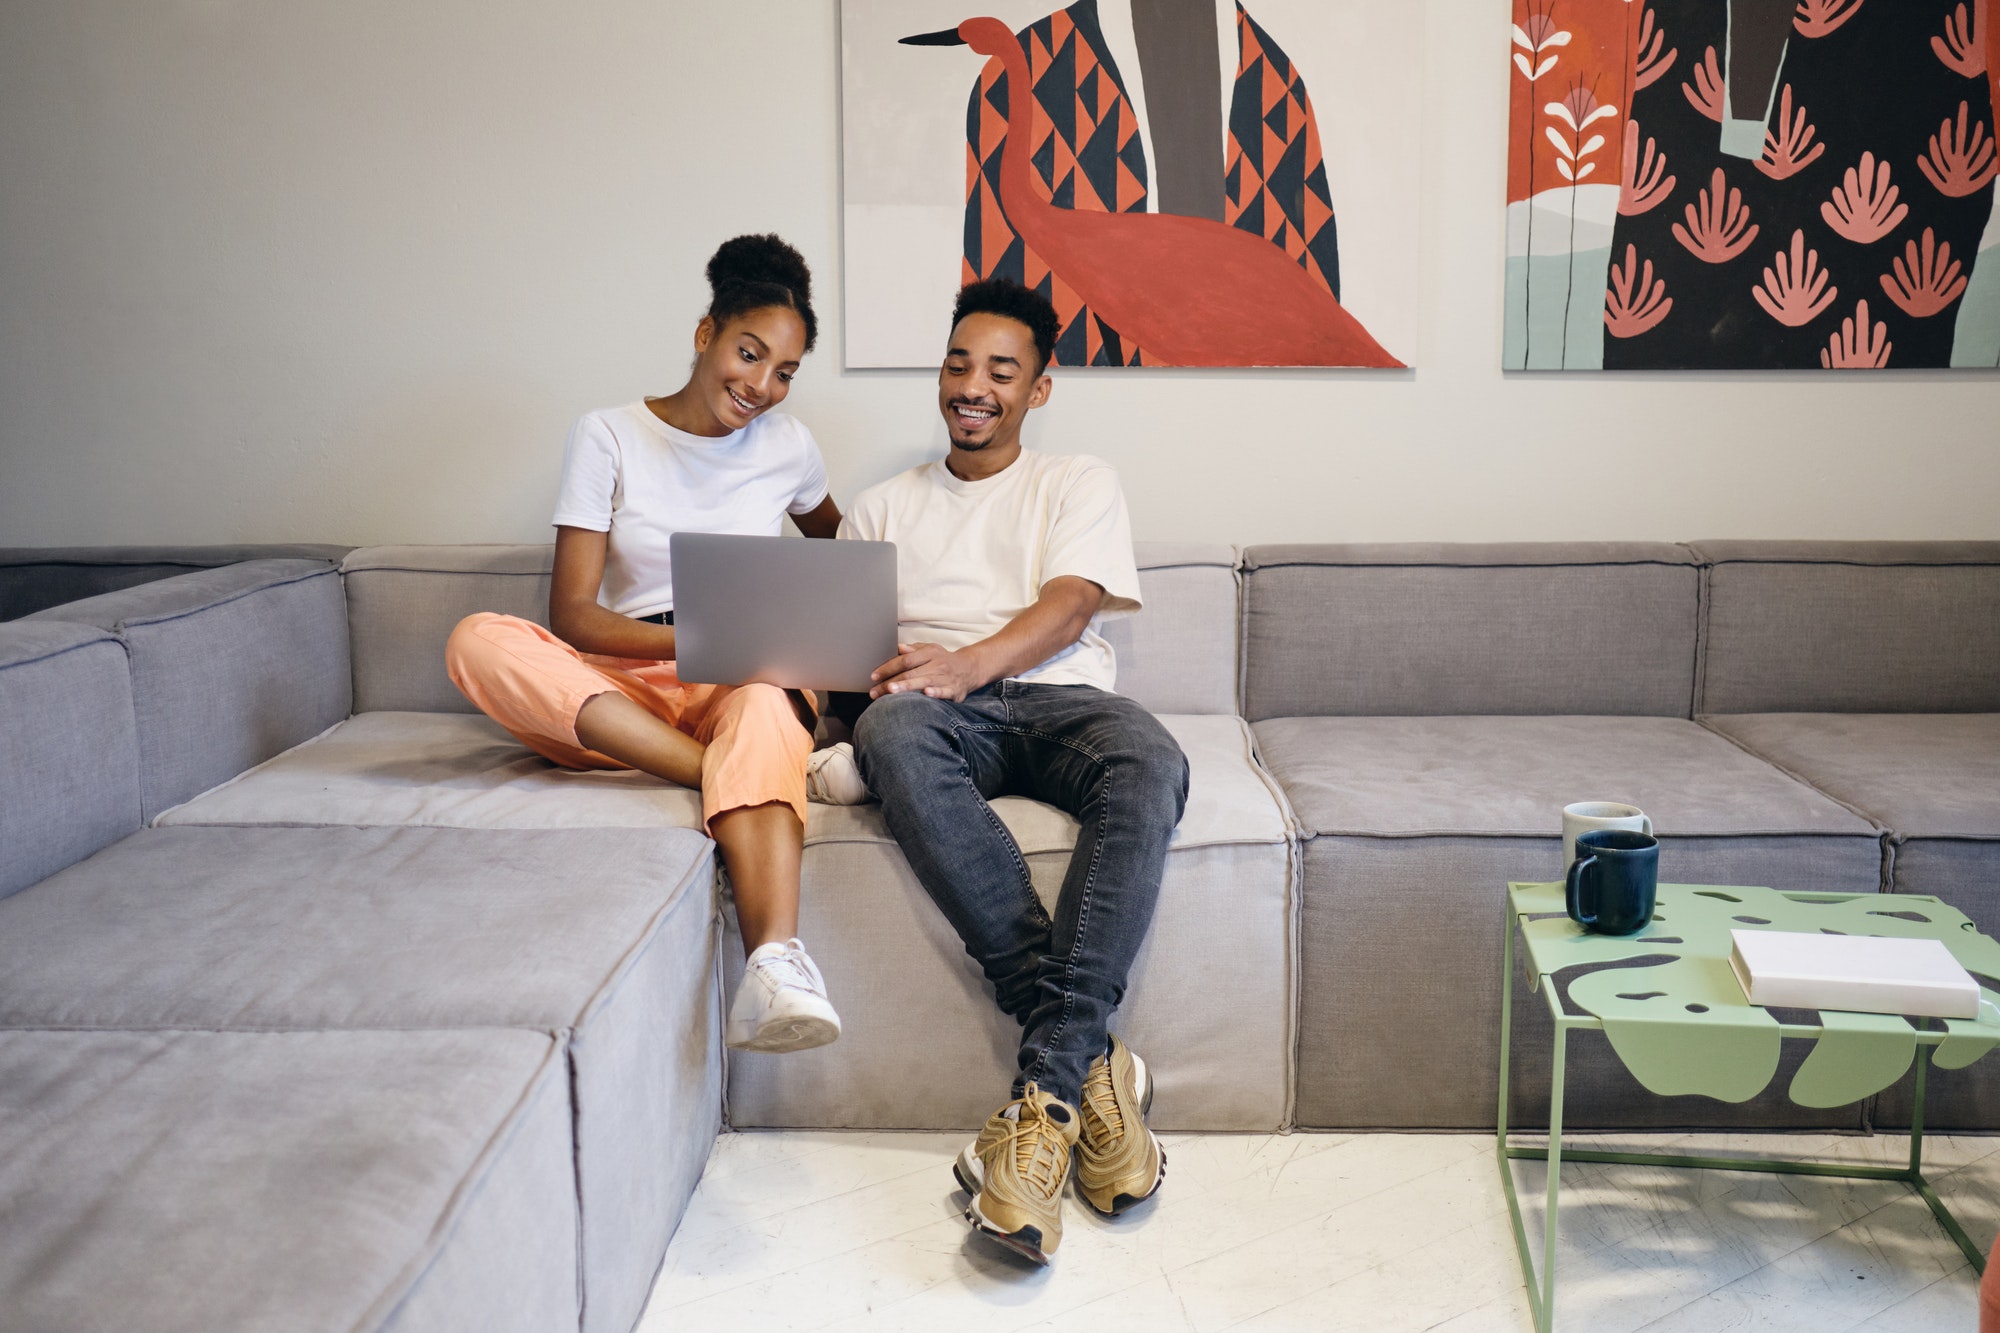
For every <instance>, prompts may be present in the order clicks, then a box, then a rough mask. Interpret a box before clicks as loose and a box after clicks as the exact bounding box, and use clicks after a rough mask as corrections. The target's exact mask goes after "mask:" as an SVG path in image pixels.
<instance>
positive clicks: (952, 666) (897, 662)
mask: <svg viewBox="0 0 2000 1333" xmlns="http://www.w3.org/2000/svg"><path fill="white" fill-rule="evenodd" d="M896 653H897V655H896V656H895V657H892V658H890V659H889V660H888V661H886V662H884V663H883V664H882V665H881V666H879V667H876V668H875V671H874V674H873V675H872V676H871V677H870V679H872V680H873V681H874V682H875V687H874V688H873V689H871V690H869V691H868V697H869V698H871V699H880V698H881V697H882V696H883V695H885V694H925V695H928V696H930V697H931V698H933V699H963V698H964V697H965V696H966V695H968V694H970V693H972V692H973V691H974V690H976V689H978V688H979V687H980V686H982V685H984V684H986V680H985V679H984V678H982V676H981V675H980V672H979V668H978V667H977V666H976V665H974V664H973V662H972V660H971V659H970V657H969V656H968V655H967V654H966V653H964V652H963V651H961V652H956V653H955V652H952V651H951V650H949V649H947V648H945V647H943V646H942V645H940V644H935V643H899V644H897V645H896Z"/></svg>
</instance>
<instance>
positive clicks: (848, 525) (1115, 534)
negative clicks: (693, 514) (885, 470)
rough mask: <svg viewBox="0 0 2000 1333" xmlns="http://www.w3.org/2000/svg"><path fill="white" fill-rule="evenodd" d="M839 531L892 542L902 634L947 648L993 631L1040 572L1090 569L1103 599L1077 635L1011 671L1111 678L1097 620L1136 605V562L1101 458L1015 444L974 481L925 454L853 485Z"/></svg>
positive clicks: (1040, 578)
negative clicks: (1009, 459) (856, 492)
mask: <svg viewBox="0 0 2000 1333" xmlns="http://www.w3.org/2000/svg"><path fill="white" fill-rule="evenodd" d="M840 535H841V536H842V537H852V538H859V539H861V540H864V541H891V542H894V543H896V579H897V585H898V586H897V594H898V597H899V599H900V607H899V610H898V613H897V618H898V619H899V620H900V621H901V629H900V633H901V636H902V640H903V642H905V643H913V642H922V643H936V644H941V645H942V646H944V647H946V648H949V649H952V650H954V651H956V650H957V649H960V648H963V647H965V646H966V645H967V644H970V643H977V642H978V641H979V640H981V639H984V638H988V637H990V636H991V635H993V634H996V633H998V632H999V631H1000V629H1001V628H1002V627H1004V626H1005V625H1006V624H1007V622H1008V621H1010V620H1012V619H1014V617H1016V616H1018V615H1020V614H1021V613H1022V612H1023V611H1025V610H1027V609H1028V608H1029V607H1030V606H1032V605H1034V603H1035V599H1036V598H1038V597H1040V596H1041V592H1042V585H1044V584H1046V583H1047V582H1049V580H1051V579H1057V578H1061V577H1063V576H1064V575H1074V576H1076V577H1078V578H1085V579H1089V580H1090V581H1091V582H1092V583H1095V584H1097V585H1098V586H1099V587H1101V588H1103V589H1104V602H1103V605H1102V606H1101V607H1100V608H1099V610H1098V613H1097V615H1096V616H1094V617H1092V618H1091V622H1090V625H1089V627H1088V628H1086V629H1085V630H1084V632H1083V636H1082V637H1081V638H1080V639H1078V640H1077V641H1076V642H1075V643H1074V644H1072V645H1070V646H1069V647H1068V648H1065V649H1063V650H1062V651H1061V652H1059V653H1057V654H1056V655H1055V656H1054V657H1051V658H1050V659H1048V660H1047V661H1046V662H1043V663H1041V664H1040V665H1039V666H1036V667H1034V668H1032V669H1031V670H1028V671H1023V672H1021V673H1020V675H1018V676H1016V677H1014V679H1017V680H1026V681H1034V682H1036V683H1038V684H1044V685H1095V686H1096V687H1097V688H1099V689H1101V690H1109V689H1112V688H1113V687H1114V685H1115V683H1116V681H1117V678H1118V661H1117V656H1116V654H1115V653H1113V651H1112V648H1111V645H1110V644H1109V643H1106V642H1105V641H1104V636H1103V635H1102V634H1101V633H1099V628H1100V623H1101V622H1102V621H1103V620H1105V619H1106V618H1108V617H1112V616H1122V615H1130V614H1131V613H1132V612H1134V611H1137V610H1138V609H1139V569H1138V565H1137V563H1136V562H1135V561H1134V560H1133V558H1132V520H1131V517H1130V515H1128V514H1127V513H1126V510H1125V493H1124V491H1123V490H1121V489H1120V488H1119V485H1118V473H1117V472H1116V471H1115V470H1114V469H1113V468H1112V467H1111V465H1110V464H1109V463H1106V462H1104V461H1103V460H1102V459H1097V458H1091V457H1088V456H1086V455H1081V454H1075V455H1066V454H1043V453H1036V452H1035V451H1034V450H1032V449H1023V450H1022V451H1021V456H1020V457H1019V458H1017V459H1015V460H1014V462H1013V463H1011V464H1009V465H1008V467H1007V468H1006V469H1005V470H1004V471H1001V472H998V473H996V474H994V475H993V476H991V477H987V478H985V479H983V480H981V481H961V480H959V479H958V478H957V477H955V476H953V475H952V473H951V469H950V468H948V467H946V466H945V465H944V461H943V460H942V459H940V460H938V461H937V462H934V463H925V464H924V465H923V466H921V467H914V468H911V469H910V470H909V471H908V472H904V473H901V474H899V475H897V476H894V477H891V478H889V480H887V481H885V482H883V483H882V484H881V485H879V486H873V487H870V488H869V489H868V490H865V491H863V492H862V493H861V494H860V496H859V497H857V498H856V499H855V501H854V507H853V508H852V509H850V510H848V512H847V517H846V518H845V519H844V520H842V522H841V525H840Z"/></svg>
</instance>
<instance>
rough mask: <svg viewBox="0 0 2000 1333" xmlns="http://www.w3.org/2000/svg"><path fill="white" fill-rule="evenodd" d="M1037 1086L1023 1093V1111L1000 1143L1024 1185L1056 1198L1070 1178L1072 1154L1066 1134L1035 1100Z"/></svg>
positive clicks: (1027, 1088) (1021, 1105) (1030, 1086)
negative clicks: (1065, 1180)
mask: <svg viewBox="0 0 2000 1333" xmlns="http://www.w3.org/2000/svg"><path fill="white" fill-rule="evenodd" d="M1035 1091H1036V1089H1035V1085H1034V1084H1032V1083H1030V1084H1029V1085H1028V1086H1027V1087H1026V1088H1024V1089H1022V1091H1021V1100H1020V1101H1018V1102H1016V1103H1015V1105H1016V1106H1018V1107H1019V1108H1020V1110H1018V1111H1017V1112H1015V1115H1014V1123H1013V1124H1012V1125H1010V1126H1009V1127H1008V1129H1007V1132H1006V1134H1005V1136H1004V1137H1002V1138H1001V1140H1000V1144H999V1146H1000V1148H1001V1149H1002V1150H1003V1151H1005V1152H1006V1153H1007V1154H1008V1155H1009V1157H1010V1158H1011V1159H1012V1161H1013V1163H1014V1174H1015V1175H1016V1176H1018V1177H1020V1179H1021V1181H1022V1183H1024V1184H1026V1185H1029V1186H1032V1187H1033V1188H1034V1189H1036V1190H1039V1191H1040V1192H1041V1193H1042V1194H1044V1195H1047V1196H1049V1197H1054V1196H1055V1194H1056V1193H1057V1191H1059V1190H1061V1189H1062V1185H1063V1181H1064V1179H1066V1178H1067V1177H1068V1175H1069V1154H1068V1153H1067V1152H1066V1151H1064V1149H1065V1148H1066V1146H1067V1145H1066V1143H1065V1142H1064V1140H1063V1134H1062V1131H1061V1130H1059V1129H1057V1128H1056V1126H1055V1122H1054V1121H1052V1120H1051V1119H1050V1118H1049V1115H1048V1111H1047V1109H1046V1107H1044V1106H1042V1105H1040V1104H1038V1103H1037V1102H1036V1100H1035Z"/></svg>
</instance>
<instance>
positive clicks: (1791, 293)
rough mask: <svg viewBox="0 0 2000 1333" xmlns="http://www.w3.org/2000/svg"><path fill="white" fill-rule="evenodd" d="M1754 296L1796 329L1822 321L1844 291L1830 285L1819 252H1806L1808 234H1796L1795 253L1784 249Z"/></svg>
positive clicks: (1755, 289)
mask: <svg viewBox="0 0 2000 1333" xmlns="http://www.w3.org/2000/svg"><path fill="white" fill-rule="evenodd" d="M1750 294H1751V295H1752V296H1754V297H1755V298H1756V300H1757V304H1758V305H1760V306H1762V307H1764V313H1765V314H1767V315H1769V316H1770V317H1771V318H1772V319H1775V320H1777V321H1778V322H1779V323H1780V324H1783V325H1784V326H1785V327H1786V328H1789V329H1796V328H1798V327H1800V326H1801V325H1805V324H1810V323H1812V322H1813V321H1814V320H1815V319H1818V318H1819V317H1820V315H1821V314H1823V313H1824V312H1825V310H1826V308H1827V307H1828V306H1830V305H1832V304H1833V298H1834V297H1836V296H1838V295H1840V288H1838V287H1830V286H1828V285H1827V273H1826V270H1825V269H1823V268H1821V267H1820V266H1819V251H1817V250H1808V249H1806V234H1805V233H1804V232H1803V231H1795V232H1793V233H1792V252H1791V254H1790V255H1789V256H1787V255H1786V254H1785V252H1784V251H1782V250H1780V251H1779V252H1778V257H1777V259H1776V260H1775V261H1773V263H1772V265H1771V267H1770V268H1767V269H1765V270H1764V281H1763V283H1762V284H1761V285H1760V286H1757V287H1755V288H1753V289H1752V290H1751V293H1750Z"/></svg>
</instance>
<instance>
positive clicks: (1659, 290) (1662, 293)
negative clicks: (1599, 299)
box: [1604, 245, 1674, 338]
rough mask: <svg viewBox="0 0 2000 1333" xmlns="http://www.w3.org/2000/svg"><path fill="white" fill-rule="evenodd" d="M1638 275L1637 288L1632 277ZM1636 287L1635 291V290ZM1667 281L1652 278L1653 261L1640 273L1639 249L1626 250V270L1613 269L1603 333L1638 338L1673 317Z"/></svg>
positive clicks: (1631, 247)
mask: <svg viewBox="0 0 2000 1333" xmlns="http://www.w3.org/2000/svg"><path fill="white" fill-rule="evenodd" d="M1635 271H1637V272H1638V277H1637V280H1636V284H1635V281H1634V277H1633V274H1634V272H1635ZM1635 286H1636V290H1635ZM1673 309H1674V298H1673V297H1671V296H1668V295H1667V283H1666V279H1664V278H1655V277H1654V276H1653V261H1652V260H1650V259H1648V260H1647V261H1646V267H1645V268H1644V269H1643V270H1640V269H1639V248H1638V247H1637V246H1635V245H1627V246H1626V247H1625V266H1624V267H1623V268H1620V267H1619V266H1618V265H1616V264H1613V265H1612V266H1611V286H1610V289H1609V290H1608V291H1606V292H1605V294H1604V330H1605V332H1607V333H1609V334H1610V335H1611V336H1612V337H1614V338H1636V337H1638V336H1639V335H1640V334H1642V333H1645V332H1647V331H1648V330H1650V329H1652V328H1655V327H1657V326H1658V325H1659V322H1660V321H1661V320H1663V319H1665V318H1666V317H1667V316H1668V315H1670V314H1672V313H1673Z"/></svg>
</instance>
